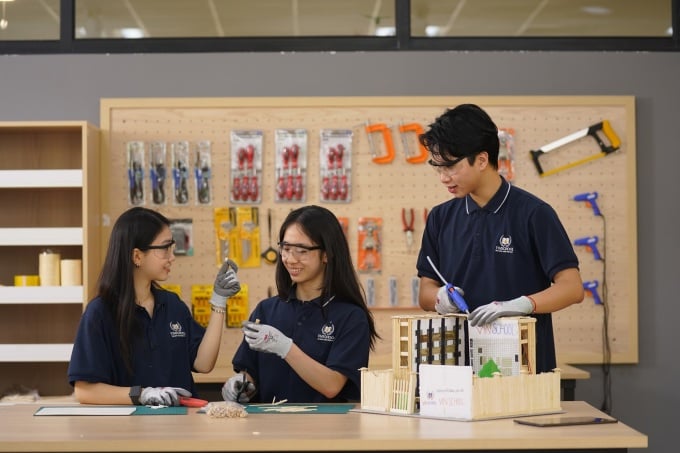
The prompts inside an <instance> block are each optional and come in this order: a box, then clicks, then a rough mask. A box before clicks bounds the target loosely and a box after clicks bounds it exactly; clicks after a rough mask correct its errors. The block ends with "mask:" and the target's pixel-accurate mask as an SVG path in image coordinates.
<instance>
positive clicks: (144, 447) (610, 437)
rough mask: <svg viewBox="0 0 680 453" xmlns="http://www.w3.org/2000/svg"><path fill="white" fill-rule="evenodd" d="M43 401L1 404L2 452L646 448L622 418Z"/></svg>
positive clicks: (584, 408)
mask: <svg viewBox="0 0 680 453" xmlns="http://www.w3.org/2000/svg"><path fill="white" fill-rule="evenodd" d="M61 404H62V405H63V403H61ZM43 405H45V404H44V403H41V402H38V403H30V404H27V403H23V404H16V405H0V452H9V451H11V452H27V451H32V452H65V451H70V452H76V451H88V452H104V451H118V452H141V451H144V452H156V451H174V452H196V451H201V452H208V451H347V452H349V451H370V450H373V451H394V452H396V451H408V450H420V451H461V450H465V451H486V452H492V451H493V452H500V451H505V450H512V451H529V450H531V451H536V450H542V451H563V452H564V451H569V452H574V451H576V450H578V451H606V452H625V451H627V449H629V448H645V447H647V436H645V435H644V434H641V433H640V432H638V431H636V430H634V429H633V428H631V427H629V426H627V425H625V424H624V423H622V422H619V423H615V424H606V425H587V426H568V427H560V428H535V427H530V426H522V425H517V424H516V423H514V422H513V421H512V419H499V420H489V421H475V422H461V421H449V420H435V419H426V418H419V417H406V416H393V415H380V414H370V413H360V412H350V413H347V414H315V415H309V414H295V413H292V414H291V413H289V414H250V415H249V416H248V417H246V418H240V419H217V418H210V417H209V416H207V415H204V414H198V413H197V409H192V408H190V409H188V414H187V415H147V416H44V417H36V416H34V415H33V414H34V413H35V411H36V410H37V409H38V408H39V407H41V406H43ZM562 408H563V409H564V410H565V411H566V413H567V415H570V416H572V415H573V416H578V415H591V416H605V415H604V414H603V413H601V412H600V411H598V410H596V409H595V408H593V407H592V406H589V405H588V404H586V403H585V402H582V401H573V402H564V403H562Z"/></svg>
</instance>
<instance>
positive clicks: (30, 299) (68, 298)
mask: <svg viewBox="0 0 680 453" xmlns="http://www.w3.org/2000/svg"><path fill="white" fill-rule="evenodd" d="M82 303H83V287H82V286H0V304H82Z"/></svg>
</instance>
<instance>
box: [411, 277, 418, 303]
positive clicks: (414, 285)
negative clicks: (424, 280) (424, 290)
mask: <svg viewBox="0 0 680 453" xmlns="http://www.w3.org/2000/svg"><path fill="white" fill-rule="evenodd" d="M419 296H420V278H419V277H411V305H413V306H414V307H417V306H418V305H420V301H419Z"/></svg>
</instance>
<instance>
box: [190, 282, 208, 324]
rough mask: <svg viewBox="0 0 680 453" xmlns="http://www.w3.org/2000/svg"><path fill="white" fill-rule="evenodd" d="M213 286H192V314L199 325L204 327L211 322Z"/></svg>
mask: <svg viewBox="0 0 680 453" xmlns="http://www.w3.org/2000/svg"><path fill="white" fill-rule="evenodd" d="M212 291H213V286H212V285H191V312H192V314H193V315H194V319H195V320H196V322H197V323H199V324H200V325H202V326H203V327H207V326H208V321H210V296H212Z"/></svg>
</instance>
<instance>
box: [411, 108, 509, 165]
mask: <svg viewBox="0 0 680 453" xmlns="http://www.w3.org/2000/svg"><path fill="white" fill-rule="evenodd" d="M418 139H419V140H420V143H421V144H422V145H423V146H424V147H425V148H427V150H428V151H429V152H430V153H431V154H432V155H433V156H438V157H440V158H441V160H442V161H443V162H444V163H446V162H452V161H455V160H456V159H457V158H459V157H467V158H468V161H469V162H470V163H473V162H474V158H475V156H477V154H479V153H480V152H482V151H486V152H487V154H488V155H489V164H490V165H491V166H492V167H494V168H498V149H499V140H498V127H496V125H495V124H494V122H493V121H492V120H491V117H490V116H489V115H488V114H487V113H486V112H485V111H484V110H482V109H481V108H480V107H479V106H477V105H475V104H461V105H459V106H457V107H455V108H453V109H448V110H446V111H445V112H444V113H443V114H442V115H441V116H439V117H438V118H437V119H435V121H434V122H433V123H432V124H430V125H429V130H428V131H426V132H425V133H423V134H421V135H420V136H419V137H418Z"/></svg>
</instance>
